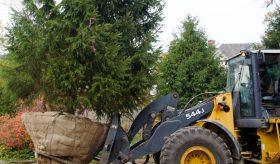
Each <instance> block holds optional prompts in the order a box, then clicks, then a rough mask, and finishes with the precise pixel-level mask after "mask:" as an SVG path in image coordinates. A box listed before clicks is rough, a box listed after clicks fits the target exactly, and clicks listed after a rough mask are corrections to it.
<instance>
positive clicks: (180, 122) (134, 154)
mask: <svg viewBox="0 0 280 164" xmlns="http://www.w3.org/2000/svg"><path fill="white" fill-rule="evenodd" d="M213 108H214V100H213V99H212V98H211V99H208V100H205V101H204V102H202V103H200V104H198V105H196V106H195V107H192V108H190V109H188V110H185V111H183V112H181V113H179V114H178V115H177V116H175V117H170V118H169V119H167V120H166V121H164V122H162V123H161V124H160V125H159V126H158V127H156V129H154V130H153V131H154V133H153V134H152V136H151V137H150V138H149V139H147V140H146V141H144V142H143V141H140V142H142V143H140V144H139V143H136V144H137V146H135V147H134V146H132V147H133V148H132V149H131V150H130V154H129V156H130V161H134V160H135V159H137V158H139V157H141V156H144V155H148V154H153V153H156V152H159V151H160V150H161V148H162V147H163V145H164V139H165V138H166V137H168V136H169V135H171V134H172V133H174V132H175V131H177V130H178V129H181V128H182V127H186V126H189V125H191V124H193V123H195V122H197V121H198V120H201V119H203V118H206V117H207V116H208V115H209V114H210V113H211V112H212V110H213Z"/></svg>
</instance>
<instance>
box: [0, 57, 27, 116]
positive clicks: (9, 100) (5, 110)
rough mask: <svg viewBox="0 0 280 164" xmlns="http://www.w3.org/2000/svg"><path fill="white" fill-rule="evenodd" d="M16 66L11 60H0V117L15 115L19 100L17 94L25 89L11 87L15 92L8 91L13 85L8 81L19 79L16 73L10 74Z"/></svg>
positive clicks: (4, 58)
mask: <svg viewBox="0 0 280 164" xmlns="http://www.w3.org/2000/svg"><path fill="white" fill-rule="evenodd" d="M16 66H17V65H16V64H15V63H14V62H13V61H12V60H10V59H7V58H6V57H2V58H1V59H0V115H5V114H14V113H15V111H16V102H17V100H18V98H19V96H18V94H17V93H18V92H23V91H20V90H19V89H21V88H25V86H23V87H20V88H17V87H16V86H13V87H14V89H15V90H13V91H11V90H10V89H9V87H12V84H13V83H12V82H13V81H11V83H9V80H11V79H15V78H19V77H20V75H18V74H16V73H13V74H11V71H14V68H15V67H16ZM14 82H16V81H14ZM8 85H10V86H8Z"/></svg>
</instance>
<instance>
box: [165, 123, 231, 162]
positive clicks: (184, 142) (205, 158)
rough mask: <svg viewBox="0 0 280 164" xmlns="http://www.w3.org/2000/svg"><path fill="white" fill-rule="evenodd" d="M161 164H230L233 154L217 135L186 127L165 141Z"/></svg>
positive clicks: (206, 130) (197, 128)
mask: <svg viewBox="0 0 280 164" xmlns="http://www.w3.org/2000/svg"><path fill="white" fill-rule="evenodd" d="M160 163H161V164H170V163H174V164H175V163H176V164H193V163H195V164H197V163H204V164H228V163H233V159H232V157H231V152H230V150H229V148H228V146H227V145H226V143H225V142H224V141H223V139H222V138H220V137H219V136H218V135H217V134H216V133H214V132H212V131H210V130H208V129H205V128H202V127H186V128H182V129H180V130H178V131H177V132H175V133H173V134H172V135H170V137H168V138H167V139H166V140H165V143H164V146H163V148H162V151H161V156H160Z"/></svg>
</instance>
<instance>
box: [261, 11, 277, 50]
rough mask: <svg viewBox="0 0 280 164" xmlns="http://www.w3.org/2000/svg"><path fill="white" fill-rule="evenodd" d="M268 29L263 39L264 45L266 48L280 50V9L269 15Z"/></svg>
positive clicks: (267, 19)
mask: <svg viewBox="0 0 280 164" xmlns="http://www.w3.org/2000/svg"><path fill="white" fill-rule="evenodd" d="M265 22H266V24H267V28H266V31H265V36H264V37H263V40H262V42H263V44H264V45H265V47H266V48H272V49H276V48H280V8H279V7H278V8H277V9H276V10H275V11H273V12H270V13H268V14H267V17H266V19H265Z"/></svg>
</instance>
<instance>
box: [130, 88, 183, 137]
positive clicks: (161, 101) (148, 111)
mask: <svg viewBox="0 0 280 164" xmlns="http://www.w3.org/2000/svg"><path fill="white" fill-rule="evenodd" d="M178 99H179V95H178V94H177V93H170V94H167V95H165V96H162V97H160V98H158V99H156V100H154V101H153V102H151V103H150V104H149V105H148V106H146V107H145V108H144V109H143V110H141V112H140V113H139V114H138V115H137V116H136V118H135V119H134V121H133V123H132V125H131V127H130V129H129V132H128V139H129V141H131V140H132V139H133V138H134V136H135V135H136V134H137V133H138V132H139V130H140V129H142V128H144V126H147V127H146V128H145V129H144V131H145V130H146V132H144V133H146V135H148V136H146V137H149V133H150V132H151V130H152V124H153V122H154V119H155V116H156V115H157V114H159V113H160V112H163V111H166V110H170V113H173V112H174V113H176V114H177V112H175V110H176V108H177V104H178Z"/></svg>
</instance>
